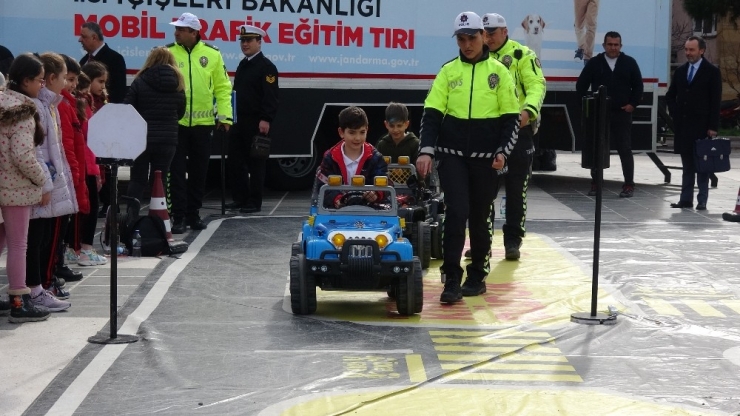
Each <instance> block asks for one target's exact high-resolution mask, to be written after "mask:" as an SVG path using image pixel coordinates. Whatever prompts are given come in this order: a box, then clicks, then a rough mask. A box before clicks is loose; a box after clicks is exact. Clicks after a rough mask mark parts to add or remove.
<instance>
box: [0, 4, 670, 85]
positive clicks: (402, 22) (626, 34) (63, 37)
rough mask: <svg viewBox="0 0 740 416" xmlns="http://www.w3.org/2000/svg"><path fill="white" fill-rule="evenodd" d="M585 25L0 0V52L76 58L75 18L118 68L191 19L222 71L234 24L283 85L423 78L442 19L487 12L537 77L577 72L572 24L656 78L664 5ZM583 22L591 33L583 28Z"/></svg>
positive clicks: (529, 9) (334, 8)
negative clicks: (607, 38)
mask: <svg viewBox="0 0 740 416" xmlns="http://www.w3.org/2000/svg"><path fill="white" fill-rule="evenodd" d="M595 3H597V4H598V10H597V12H596V14H597V15H596V16H595V21H596V25H595V27H589V25H588V19H587V18H586V17H585V16H582V15H580V11H578V10H577V9H575V8H574V2H573V1H572V0H519V1H516V2H513V1H512V2H494V1H490V0H463V1H457V2H453V1H449V0H437V1H430V0H23V1H3V2H0V22H1V24H0V44H2V45H4V46H5V47H7V48H8V49H10V50H11V51H12V52H13V53H14V54H16V55H17V54H20V53H23V52H28V51H30V52H44V51H55V52H60V53H65V54H68V55H70V56H72V57H75V58H78V59H79V58H81V57H82V56H83V55H84V51H82V49H81V48H80V45H79V43H78V41H77V38H78V36H79V31H80V25H81V24H82V23H84V22H89V21H93V22H97V23H98V24H100V26H101V27H102V30H103V35H104V36H105V41H106V42H107V43H108V45H109V46H110V47H111V48H113V49H114V50H116V51H118V52H119V53H121V55H123V56H124V58H125V59H126V65H127V67H128V68H129V72H132V73H135V71H136V70H137V69H138V68H139V67H140V66H141V65H142V63H143V62H144V59H145V58H146V56H147V54H148V51H149V50H150V49H151V48H152V47H155V46H161V45H165V44H167V43H170V42H173V41H174V35H173V33H174V28H173V27H172V26H170V25H169V24H168V23H169V22H171V21H173V20H175V19H176V18H177V17H178V16H180V14H182V13H184V12H190V13H193V14H195V15H197V16H198V17H199V18H200V19H201V23H202V24H203V30H202V32H201V34H202V37H203V39H204V41H206V42H207V43H210V44H212V45H215V46H217V47H218V48H220V49H221V51H222V53H223V56H224V60H225V62H226V66H227V69H228V70H229V71H234V70H236V67H237V65H238V62H239V60H241V59H242V57H243V56H242V54H241V52H240V50H239V44H238V42H237V40H238V27H239V26H240V25H242V24H245V23H247V24H253V25H256V26H259V27H261V28H262V29H264V30H265V32H267V36H266V37H265V38H264V40H263V52H264V53H265V55H266V56H267V57H269V58H270V59H271V60H272V61H273V62H274V63H275V64H276V66H277V67H278V69H279V70H280V72H281V75H283V76H285V77H307V78H311V77H333V76H336V77H338V78H347V77H348V76H353V77H359V78H375V77H378V76H382V77H387V78H391V79H393V78H401V79H430V78H432V77H433V76H434V74H436V73H437V71H438V69H439V67H440V66H441V65H442V64H443V63H444V62H446V61H448V60H449V59H451V58H453V57H454V56H455V55H456V54H457V45H456V42H455V39H454V38H452V32H453V20H454V18H455V16H456V15H457V14H458V13H460V12H463V11H473V12H476V13H478V14H480V15H481V16H482V15H483V14H485V13H491V12H495V13H499V14H501V15H502V16H504V18H505V19H506V21H507V26H508V29H509V36H510V37H511V38H512V39H514V40H517V41H520V42H521V43H524V44H527V45H528V46H530V47H532V48H533V49H535V51H536V52H537V53H538V56H539V58H540V61H541V62H542V67H543V69H544V72H545V75H546V76H547V77H548V81H557V80H564V81H565V80H572V79H573V78H574V77H577V76H578V74H579V73H580V70H581V69H582V68H583V61H582V59H579V57H578V56H577V55H578V53H577V50H578V49H579V48H578V36H577V34H576V31H575V28H576V27H578V28H579V30H581V31H583V33H584V34H587V33H588V32H589V31H591V32H592V33H594V41H593V44H594V45H595V46H594V52H593V53H594V54H596V53H599V52H602V51H603V49H602V47H601V43H602V42H603V38H604V33H606V32H607V31H617V32H619V33H620V34H621V35H622V43H623V44H624V46H623V52H625V53H627V54H629V55H631V56H633V57H634V58H635V59H636V60H637V62H638V64H639V65H640V69H641V70H642V73H643V76H644V78H645V79H646V80H648V82H658V83H660V84H664V83H667V81H668V64H667V62H668V58H669V46H670V0H620V1H601V2H599V1H596V2H595ZM591 26H592V25H591Z"/></svg>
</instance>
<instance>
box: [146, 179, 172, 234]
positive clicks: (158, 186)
mask: <svg viewBox="0 0 740 416" xmlns="http://www.w3.org/2000/svg"><path fill="white" fill-rule="evenodd" d="M149 215H151V216H153V217H159V218H161V219H162V221H164V228H165V229H166V230H167V241H175V238H174V237H172V226H171V225H170V214H169V213H167V201H166V200H165V198H164V186H163V184H162V171H160V170H155V171H154V183H153V184H152V200H151V202H149Z"/></svg>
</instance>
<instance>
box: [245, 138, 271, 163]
mask: <svg viewBox="0 0 740 416" xmlns="http://www.w3.org/2000/svg"><path fill="white" fill-rule="evenodd" d="M270 142H271V139H270V138H269V137H267V136H263V135H261V134H257V135H255V136H254V137H252V145H251V146H250V148H249V157H253V158H255V159H267V158H268V157H270Z"/></svg>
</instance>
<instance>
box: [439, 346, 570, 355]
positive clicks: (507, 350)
mask: <svg viewBox="0 0 740 416" xmlns="http://www.w3.org/2000/svg"><path fill="white" fill-rule="evenodd" d="M434 349H435V350H436V351H442V352H461V353H467V352H495V353H503V354H506V353H510V352H516V351H518V350H521V349H522V347H519V346H514V347H466V346H459V345H457V346H449V345H444V346H438V345H435V346H434ZM524 349H526V350H528V351H537V352H542V353H547V354H559V353H560V350H559V349H557V348H548V347H542V346H539V345H530V346H527V347H524Z"/></svg>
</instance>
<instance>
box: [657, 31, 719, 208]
mask: <svg viewBox="0 0 740 416" xmlns="http://www.w3.org/2000/svg"><path fill="white" fill-rule="evenodd" d="M706 48H707V44H706V42H705V41H704V39H702V38H700V37H698V36H691V37H690V38H688V40H686V43H685V44H684V52H685V53H686V60H687V62H686V63H685V64H683V65H681V66H680V67H679V68H678V69H676V71H675V72H674V73H673V79H672V80H671V85H670V87H668V92H667V93H666V102H667V103H668V110H669V111H670V113H671V117H673V123H674V125H675V132H674V133H675V135H674V139H673V143H674V146H673V152H674V153H677V154H680V155H681V164H682V166H683V175H682V180H681V197H680V199H679V200H678V202H677V203H673V204H671V208H691V207H692V206H693V204H694V182H695V181H696V184H697V186H698V188H699V193H698V194H697V195H696V202H697V204H696V209H697V210H705V209H707V198H708V197H709V174H708V173H698V172H697V171H696V167H695V166H694V143H695V142H696V141H697V140H700V139H704V138H705V137H715V136H716V135H717V130H718V129H719V106H720V101H721V100H722V77H721V76H720V72H719V68H717V67H716V66H714V65H713V64H712V63H711V62H709V61H708V60H707V59H706V58H704V51H705V50H706Z"/></svg>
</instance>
